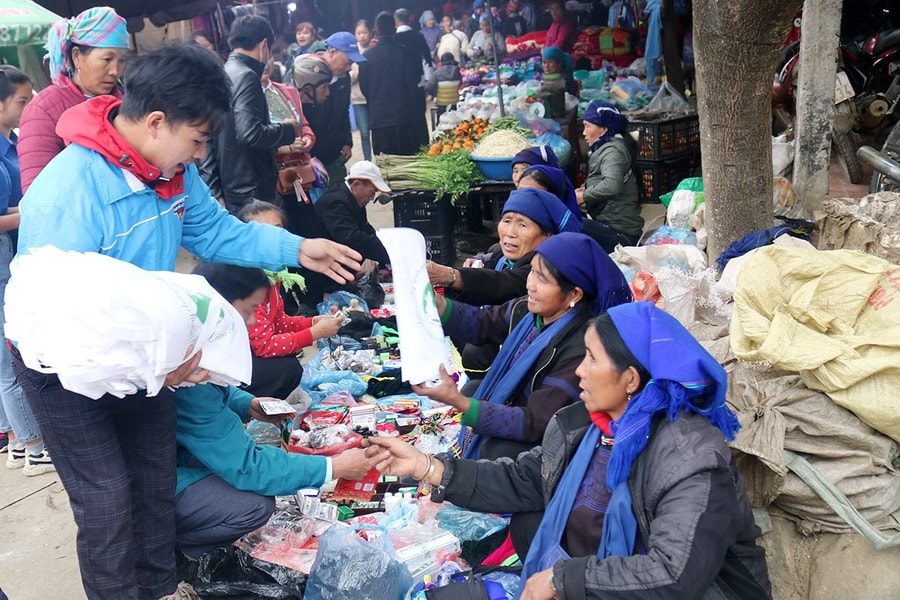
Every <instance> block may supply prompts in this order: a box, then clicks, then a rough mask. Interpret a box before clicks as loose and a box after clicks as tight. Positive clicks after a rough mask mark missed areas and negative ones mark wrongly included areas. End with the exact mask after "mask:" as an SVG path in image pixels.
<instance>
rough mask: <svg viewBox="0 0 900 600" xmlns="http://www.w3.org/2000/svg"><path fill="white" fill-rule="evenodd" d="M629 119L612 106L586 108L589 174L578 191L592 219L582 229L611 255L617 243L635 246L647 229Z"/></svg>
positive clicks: (585, 129) (581, 202)
mask: <svg viewBox="0 0 900 600" xmlns="http://www.w3.org/2000/svg"><path fill="white" fill-rule="evenodd" d="M627 129H628V117H626V116H625V115H623V114H622V113H621V112H619V109H618V108H616V107H615V106H613V105H612V104H609V103H608V102H598V101H594V102H591V103H590V104H589V105H588V107H587V108H586V109H585V110H584V139H585V141H587V143H588V174H587V179H586V180H585V182H584V187H583V188H581V189H578V190H575V194H576V197H577V198H578V202H579V204H581V205H582V206H583V207H584V209H583V210H584V212H586V213H587V214H588V215H589V216H590V217H591V218H590V219H585V220H584V222H583V223H582V231H583V232H584V233H586V234H588V235H590V236H591V237H592V238H594V239H595V240H597V243H598V244H600V245H601V246H602V247H603V249H604V250H605V251H607V252H612V251H613V250H615V248H616V246H617V245H618V244H621V245H623V246H636V245H637V243H638V240H639V239H640V237H641V232H642V231H643V228H644V218H643V217H642V216H641V204H640V197H639V195H638V185H637V178H638V175H637V173H636V172H635V164H634V160H635V157H636V156H637V147H636V142H635V141H634V139H633V138H632V137H631V135H629V134H628V133H627Z"/></svg>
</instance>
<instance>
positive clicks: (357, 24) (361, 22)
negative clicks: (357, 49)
mask: <svg viewBox="0 0 900 600" xmlns="http://www.w3.org/2000/svg"><path fill="white" fill-rule="evenodd" d="M360 25H364V26H365V28H366V29H368V30H369V33H372V26H371V25H369V22H368V21H366V20H365V19H360V20H359V21H357V22H356V25H354V26H353V33H356V29H357V27H359V26H360Z"/></svg>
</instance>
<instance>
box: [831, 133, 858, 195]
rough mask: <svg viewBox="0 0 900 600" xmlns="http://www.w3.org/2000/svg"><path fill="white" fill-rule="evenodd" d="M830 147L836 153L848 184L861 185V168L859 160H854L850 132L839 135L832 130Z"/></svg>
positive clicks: (853, 143)
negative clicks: (848, 181)
mask: <svg viewBox="0 0 900 600" xmlns="http://www.w3.org/2000/svg"><path fill="white" fill-rule="evenodd" d="M831 145H832V146H833V147H834V149H835V151H836V152H837V155H838V159H839V160H840V162H841V166H842V167H843V168H844V173H846V174H847V179H849V180H850V183H862V180H863V168H862V164H861V163H860V162H859V159H858V158H856V143H855V142H854V141H853V136H852V135H851V134H850V132H847V133H841V132H840V131H837V130H836V129H832V130H831Z"/></svg>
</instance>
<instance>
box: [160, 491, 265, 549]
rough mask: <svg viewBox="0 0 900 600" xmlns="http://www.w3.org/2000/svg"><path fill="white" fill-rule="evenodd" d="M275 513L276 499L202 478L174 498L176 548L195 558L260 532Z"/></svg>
mask: <svg viewBox="0 0 900 600" xmlns="http://www.w3.org/2000/svg"><path fill="white" fill-rule="evenodd" d="M273 512H275V498H273V497H271V496H262V495H260V494H257V493H255V492H250V491H245V490H239V489H237V488H236V487H234V486H233V485H231V484H230V483H226V482H225V481H224V480H223V479H222V478H221V477H219V476H218V475H210V476H208V477H204V478H203V479H201V480H200V481H198V482H196V483H193V484H191V485H189V486H188V487H186V488H185V489H184V490H182V492H181V493H180V494H178V496H176V497H175V515H176V516H175V519H176V526H177V530H178V534H177V536H176V539H175V545H176V547H178V549H179V550H181V551H182V552H184V553H185V554H187V555H188V556H190V557H191V558H197V557H199V556H200V555H201V554H203V553H204V552H209V551H210V550H212V549H213V548H216V547H218V546H224V545H227V544H230V543H232V542H233V541H235V540H237V539H239V538H240V537H241V536H243V535H244V534H245V533H250V532H251V531H254V530H256V529H259V528H260V527H262V526H263V525H265V524H266V522H267V521H268V520H269V517H271V516H272V513H273Z"/></svg>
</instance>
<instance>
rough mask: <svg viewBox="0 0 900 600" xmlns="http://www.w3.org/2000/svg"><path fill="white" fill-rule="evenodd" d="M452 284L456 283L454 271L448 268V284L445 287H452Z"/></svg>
mask: <svg viewBox="0 0 900 600" xmlns="http://www.w3.org/2000/svg"><path fill="white" fill-rule="evenodd" d="M454 283H456V269H454V268H453V267H450V283H449V284H448V286H447V287H453V284H454Z"/></svg>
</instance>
